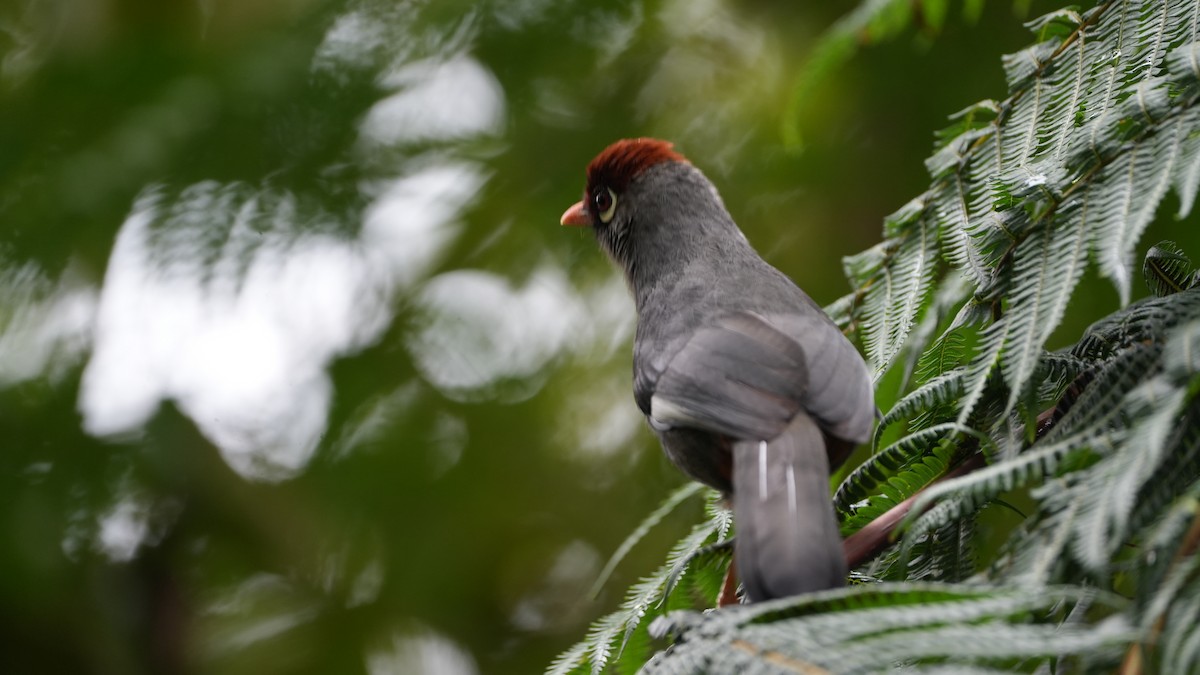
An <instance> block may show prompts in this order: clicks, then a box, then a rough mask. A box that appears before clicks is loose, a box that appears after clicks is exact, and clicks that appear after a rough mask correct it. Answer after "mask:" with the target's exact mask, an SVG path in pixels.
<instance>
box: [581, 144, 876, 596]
mask: <svg viewBox="0 0 1200 675" xmlns="http://www.w3.org/2000/svg"><path fill="white" fill-rule="evenodd" d="M560 223H561V224H562V225H565V226H574V227H582V228H590V229H591V230H592V231H593V232H594V233H595V237H596V240H597V241H598V243H599V246H600V248H601V249H602V250H603V251H604V252H605V253H606V254H607V256H608V257H609V258H610V259H611V261H612V262H613V264H614V265H615V266H616V267H617V268H618V269H620V270H621V271H622V272H623V273H624V276H625V281H626V282H627V285H628V287H629V290H630V292H631V294H632V296H633V300H634V304H635V307H636V312H637V327H636V330H635V336H634V344H633V390H634V401H635V402H636V404H637V406H638V408H639V409H640V410H641V412H642V413H643V414H644V415H645V417H646V421H647V422H648V423H649V426H650V428H651V429H652V430H653V432H654V433H655V434H656V435H657V437H658V440H659V441H660V443H661V445H662V448H663V451H664V452H665V454H666V456H667V457H668V458H669V459H670V460H671V461H672V462H673V463H674V464H675V465H676V466H677V467H678V468H679V469H680V470H682V471H683V473H685V474H686V475H687V476H689V477H690V478H692V479H694V480H696V481H699V482H701V483H704V484H706V485H709V486H711V487H713V488H716V489H717V490H719V491H721V492H722V493H723V494H724V495H726V497H727V499H729V500H730V502H731V503H732V507H733V515H734V524H735V529H736V536H735V538H734V539H735V541H734V556H733V557H734V560H733V564H732V565H731V572H730V575H729V576H728V577H727V584H729V582H730V579H732V578H733V575H734V574H735V572H733V570H734V569H736V574H738V575H740V578H741V586H742V591H743V593H742V595H743V602H760V601H766V600H771V599H777V598H785V597H790V596H794V595H799V594H803V593H809V592H815V591H820V590H824V589H830V588H836V587H839V586H843V585H845V583H846V576H847V566H846V560H845V556H844V554H843V549H842V539H841V536H840V533H839V528H838V521H837V517H836V514H835V512H834V509H833V503H832V500H831V499H830V492H829V477H830V474H831V471H832V470H834V469H836V468H837V467H838V466H840V465H841V464H842V463H843V462H844V461H845V459H846V458H847V456H848V455H849V454H850V453H851V452H852V451H853V450H854V448H855V447H856V446H857V445H859V444H861V443H863V442H865V441H866V440H867V439H868V438H869V437H870V434H871V429H872V425H873V422H874V417H875V406H874V401H873V396H874V395H873V388H872V385H871V378H870V373H869V371H868V368H867V365H866V363H865V362H864V360H863V358H862V356H861V355H860V354H859V353H858V350H857V349H855V347H854V345H853V344H851V342H850V341H849V340H848V339H847V338H846V336H845V335H844V334H843V333H842V331H841V330H840V329H839V328H838V327H837V325H836V324H834V322H833V321H832V320H831V319H830V318H829V316H828V315H826V314H825V312H824V311H823V310H822V309H821V307H820V306H819V305H817V303H816V302H814V301H813V300H812V299H811V298H810V297H809V296H808V295H807V294H806V293H805V292H804V291H802V290H801V289H800V288H799V287H798V286H797V285H796V284H795V283H793V282H792V280H791V279H789V278H788V277H787V276H785V275H784V274H783V273H782V272H780V271H779V270H777V269H776V268H774V267H773V266H771V265H770V264H769V263H767V262H766V261H765V260H763V259H762V257H761V256H759V254H758V253H757V252H756V251H755V250H754V248H753V247H752V245H751V244H750V242H749V241H748V240H747V238H746V236H745V235H744V234H743V233H742V231H741V229H740V228H738V226H737V224H736V223H735V222H734V220H733V217H732V216H731V215H730V214H729V212H728V210H726V208H725V204H724V202H723V201H722V199H721V197H720V195H719V194H718V192H717V189H716V187H715V186H714V185H713V184H712V182H711V181H709V179H708V178H707V177H705V175H704V174H703V173H702V172H701V171H700V170H699V169H697V168H696V167H695V166H694V165H692V164H691V163H690V162H689V161H688V160H687V159H686V158H685V157H684V156H683V155H681V154H680V153H679V152H677V151H676V150H675V149H674V145H673V144H671V143H670V142H667V141H663V140H658V139H653V138H633V139H623V140H619V141H617V142H615V143H613V144H611V145H609V146H608V147H607V148H605V149H604V150H603V151H601V152H600V154H598V155H597V156H596V157H595V158H594V159H593V160H592V161H591V162H590V163H589V164H588V167H587V182H586V187H585V190H584V195H583V199H582V200H581V201H579V202H577V203H575V204H573V205H572V206H571V207H569V208H568V209H567V210H566V211H565V212H564V213H563V215H562V217H561V218H560ZM728 593H729V591H728V590H727V591H726V594H728ZM723 595H725V594H723ZM722 604H725V603H722Z"/></svg>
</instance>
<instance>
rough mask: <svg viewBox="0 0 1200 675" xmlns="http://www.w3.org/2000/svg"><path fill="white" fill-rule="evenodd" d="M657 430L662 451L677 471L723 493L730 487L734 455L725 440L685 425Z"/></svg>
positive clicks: (731, 486)
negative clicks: (683, 426)
mask: <svg viewBox="0 0 1200 675" xmlns="http://www.w3.org/2000/svg"><path fill="white" fill-rule="evenodd" d="M657 433H658V439H659V441H661V442H662V447H663V452H665V453H666V454H667V458H668V459H670V460H671V462H672V463H673V464H675V466H677V467H679V470H680V471H683V472H684V473H685V474H687V475H688V476H689V477H691V478H692V479H693V480H697V481H700V482H701V483H704V484H705V485H708V486H711V487H714V488H716V489H718V490H720V491H721V492H724V493H726V494H728V493H729V492H730V491H731V490H732V489H733V478H732V476H733V454H732V452H731V450H730V445H729V441H728V439H726V438H724V437H722V436H719V435H717V434H714V433H711V432H708V431H700V430H698V429H687V428H674V429H667V430H665V431H658V432H657Z"/></svg>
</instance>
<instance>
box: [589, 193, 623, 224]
mask: <svg viewBox="0 0 1200 675" xmlns="http://www.w3.org/2000/svg"><path fill="white" fill-rule="evenodd" d="M592 205H593V206H595V207H596V214H597V215H599V216H600V222H602V223H607V222H608V221H610V220H612V217H613V212H614V211H616V210H617V195H616V194H615V193H613V191H612V190H610V189H608V188H602V189H600V190H598V191H597V192H596V195H595V196H594V197H592Z"/></svg>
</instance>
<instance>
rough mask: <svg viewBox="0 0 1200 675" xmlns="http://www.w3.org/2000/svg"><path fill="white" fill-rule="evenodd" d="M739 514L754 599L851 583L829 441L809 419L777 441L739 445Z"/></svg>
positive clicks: (739, 554)
mask: <svg viewBox="0 0 1200 675" xmlns="http://www.w3.org/2000/svg"><path fill="white" fill-rule="evenodd" d="M733 513H734V517H735V518H736V524H737V542H736V544H735V546H736V553H735V555H736V559H737V567H738V572H739V573H740V575H741V577H742V584H743V586H744V588H745V591H746V594H747V596H748V597H749V599H750V600H751V601H761V600H770V599H772V598H782V597H786V596H789V595H796V594H798V593H807V592H810V591H818V590H822V589H826V588H834V587H836V586H841V585H843V584H845V583H846V559H845V556H844V555H843V553H842V538H841V536H840V535H839V533H838V527H837V519H836V517H835V516H834V512H833V504H832V502H831V500H830V497H829V460H828V458H827V457H826V454H825V441H824V439H823V437H822V435H821V430H820V429H819V428H818V427H817V424H816V422H814V421H813V419H812V418H811V417H809V416H808V415H806V414H805V413H803V412H800V413H798V414H797V415H796V417H795V418H794V419H793V420H792V422H791V423H790V424H789V425H788V427H787V428H786V429H784V431H783V433H782V434H780V435H779V436H778V437H776V438H775V439H773V440H769V441H763V442H757V441H738V442H736V443H734V445H733Z"/></svg>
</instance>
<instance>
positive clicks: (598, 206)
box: [583, 138, 687, 222]
mask: <svg viewBox="0 0 1200 675" xmlns="http://www.w3.org/2000/svg"><path fill="white" fill-rule="evenodd" d="M686 161H687V160H686V159H684V157H683V155H681V154H679V153H678V152H675V150H674V149H673V146H672V145H671V144H670V143H668V142H667V141H660V140H658V139H655V138H627V139H623V140H620V141H617V142H615V143H613V144H612V145H610V146H608V147H607V148H605V149H604V150H603V151H602V152H601V153H600V154H598V155H596V158H595V159H593V160H592V161H591V163H590V164H588V168H587V189H586V191H585V194H584V201H583V207H584V209H585V210H586V211H587V213H588V214H589V215H591V217H592V218H593V222H595V221H597V220H598V221H600V222H608V219H609V217H611V214H612V208H613V206H614V205H615V200H616V198H617V195H620V194H622V193H624V192H625V190H626V189H627V188H628V187H629V184H630V183H631V182H633V180H634V179H635V178H637V177H638V176H640V175H641V174H642V173H644V172H645V171H646V169H649V168H650V167H652V166H654V165H656V164H661V163H663V162H686Z"/></svg>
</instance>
